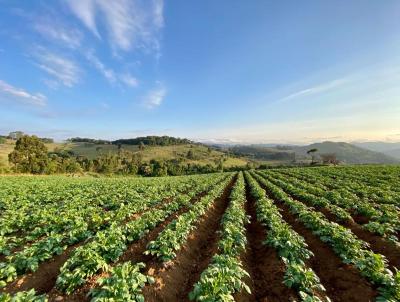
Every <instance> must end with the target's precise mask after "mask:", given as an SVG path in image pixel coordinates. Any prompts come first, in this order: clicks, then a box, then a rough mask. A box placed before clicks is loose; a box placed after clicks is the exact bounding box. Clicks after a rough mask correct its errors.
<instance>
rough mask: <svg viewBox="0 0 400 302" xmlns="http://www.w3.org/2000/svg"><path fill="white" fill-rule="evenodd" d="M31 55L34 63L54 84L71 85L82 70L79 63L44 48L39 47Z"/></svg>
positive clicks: (75, 82) (75, 81) (76, 80)
mask: <svg viewBox="0 0 400 302" xmlns="http://www.w3.org/2000/svg"><path fill="white" fill-rule="evenodd" d="M33 56H34V58H35V59H36V65H37V66H38V67H39V68H40V69H42V70H43V71H45V72H46V73H47V74H48V75H49V76H51V78H52V81H53V82H54V84H62V85H64V86H67V87H73V86H74V85H76V84H77V83H78V82H79V80H80V77H81V73H82V71H81V69H80V67H79V65H78V64H77V63H76V62H74V61H72V60H71V59H67V58H64V57H62V56H61V55H58V54H54V53H52V52H49V51H47V50H46V49H44V48H39V50H38V51H37V52H36V53H35V54H34V55H33ZM54 86H56V85H54Z"/></svg>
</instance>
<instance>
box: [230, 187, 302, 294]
mask: <svg viewBox="0 0 400 302" xmlns="http://www.w3.org/2000/svg"><path fill="white" fill-rule="evenodd" d="M246 200H247V203H246V213H247V215H248V216H249V217H250V223H249V224H247V225H246V237H247V241H248V245H247V249H246V251H245V254H244V255H243V262H244V267H245V269H246V271H248V272H249V274H250V278H249V280H248V285H249V287H250V290H251V294H247V293H245V292H243V293H241V294H238V295H237V296H236V297H235V298H236V299H235V300H236V301H238V302H253V301H271V302H287V301H290V299H293V300H294V299H296V298H297V294H296V292H295V291H294V290H293V289H291V288H289V287H287V286H285V285H284V284H283V279H284V275H285V264H284V263H283V262H282V260H280V259H279V257H278V254H277V251H276V250H275V249H274V248H272V247H269V246H267V245H265V244H264V241H265V238H266V237H267V234H266V229H265V227H263V225H262V224H261V223H260V222H259V221H258V220H257V214H256V207H255V200H254V198H253V196H252V195H251V194H250V188H249V186H248V183H246Z"/></svg>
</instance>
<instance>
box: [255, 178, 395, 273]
mask: <svg viewBox="0 0 400 302" xmlns="http://www.w3.org/2000/svg"><path fill="white" fill-rule="evenodd" d="M260 175H261V176H262V177H265V178H266V179H268V180H269V181H271V182H272V183H274V184H275V185H277V186H278V187H280V188H281V189H282V190H283V191H285V193H286V194H288V195H289V196H290V197H292V198H294V199H297V200H299V201H301V202H304V203H305V204H310V203H311V206H315V204H312V202H310V198H304V195H301V194H293V191H292V190H290V189H287V187H286V186H282V182H274V181H273V179H272V177H269V176H268V174H266V173H263V174H260ZM309 196H311V198H315V200H317V199H318V197H317V196H313V195H312V194H309ZM315 210H316V211H318V212H321V213H322V214H324V215H325V216H326V217H327V218H328V219H329V220H330V221H334V222H336V223H338V224H340V225H342V226H344V227H346V228H348V229H350V230H351V231H352V232H353V233H354V234H355V235H356V236H357V237H358V238H360V239H361V240H364V241H365V242H367V243H368V244H369V247H370V248H371V250H372V251H374V252H375V253H380V254H382V255H385V256H386V258H387V259H388V261H389V264H390V265H391V266H393V267H397V268H400V245H399V244H396V243H394V242H389V241H387V240H384V239H383V238H382V237H381V236H378V235H376V234H373V233H371V232H368V231H367V230H366V229H364V228H362V227H361V226H360V225H358V224H357V223H355V222H354V221H352V220H345V221H343V220H342V219H340V218H338V216H337V215H335V214H333V213H332V212H331V211H330V210H329V209H327V208H326V207H323V206H316V207H315Z"/></svg>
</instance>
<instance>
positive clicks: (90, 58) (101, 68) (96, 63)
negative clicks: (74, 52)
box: [86, 51, 117, 83]
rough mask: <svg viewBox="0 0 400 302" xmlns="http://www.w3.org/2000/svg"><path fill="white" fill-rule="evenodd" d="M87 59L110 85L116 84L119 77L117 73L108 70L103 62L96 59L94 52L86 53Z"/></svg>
mask: <svg viewBox="0 0 400 302" xmlns="http://www.w3.org/2000/svg"><path fill="white" fill-rule="evenodd" d="M86 58H87V60H88V61H89V62H90V63H91V64H92V65H93V66H94V67H95V68H96V69H97V70H98V71H99V72H100V73H101V74H102V75H103V76H104V77H105V78H106V79H107V80H108V81H109V82H110V83H115V82H116V80H117V77H116V75H115V72H114V71H113V70H112V69H110V68H107V67H106V66H105V65H104V64H103V62H101V61H100V60H99V58H97V57H96V55H95V54H94V52H93V51H88V52H87V53H86Z"/></svg>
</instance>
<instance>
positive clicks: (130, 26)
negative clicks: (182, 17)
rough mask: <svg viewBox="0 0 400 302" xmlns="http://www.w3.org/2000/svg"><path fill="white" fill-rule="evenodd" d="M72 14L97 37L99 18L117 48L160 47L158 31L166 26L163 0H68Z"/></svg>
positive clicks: (156, 48)
mask: <svg viewBox="0 0 400 302" xmlns="http://www.w3.org/2000/svg"><path fill="white" fill-rule="evenodd" d="M67 3H68V4H69V7H70V8H71V11H72V13H73V14H74V15H75V16H76V17H77V18H78V19H80V20H81V22H82V23H83V24H84V25H85V26H86V27H87V28H88V29H89V30H90V31H91V32H92V33H93V34H94V35H95V36H97V37H98V38H100V37H101V36H100V33H99V30H98V27H97V22H96V20H97V19H100V18H101V22H102V24H104V25H105V27H106V29H107V34H108V37H109V40H110V43H111V45H112V47H113V49H115V50H123V51H129V50H132V49H135V48H142V49H146V50H149V49H153V50H154V49H155V50H157V51H158V50H159V41H158V34H159V30H160V29H161V28H162V27H163V25H164V19H163V0H152V1H139V0H120V1H108V0H80V1H75V0H67Z"/></svg>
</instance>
